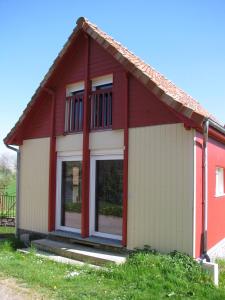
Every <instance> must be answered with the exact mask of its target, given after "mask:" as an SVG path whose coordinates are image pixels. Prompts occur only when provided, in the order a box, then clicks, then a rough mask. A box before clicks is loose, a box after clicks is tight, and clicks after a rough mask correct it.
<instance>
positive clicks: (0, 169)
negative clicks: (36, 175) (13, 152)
mask: <svg viewBox="0 0 225 300" xmlns="http://www.w3.org/2000/svg"><path fill="white" fill-rule="evenodd" d="M13 177H15V158H14V157H13V156H9V155H7V154H1V155H0V193H4V192H5V188H6V187H7V185H8V184H9V182H10V181H11V180H12V178H13Z"/></svg>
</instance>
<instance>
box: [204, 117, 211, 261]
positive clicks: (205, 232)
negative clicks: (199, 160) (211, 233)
mask: <svg viewBox="0 0 225 300" xmlns="http://www.w3.org/2000/svg"><path fill="white" fill-rule="evenodd" d="M208 137H209V120H208V119H206V120H205V121H204V123H203V180H202V190H203V253H202V259H206V261H210V258H209V256H208V254H207V251H208V246H207V244H208Z"/></svg>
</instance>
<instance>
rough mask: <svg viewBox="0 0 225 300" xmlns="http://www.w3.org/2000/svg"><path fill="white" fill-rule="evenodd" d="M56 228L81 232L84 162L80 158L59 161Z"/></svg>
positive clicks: (67, 158) (60, 159) (66, 158)
mask: <svg viewBox="0 0 225 300" xmlns="http://www.w3.org/2000/svg"><path fill="white" fill-rule="evenodd" d="M57 173H58V178H57V209H56V211H57V215H56V228H57V229H62V230H68V231H74V232H80V231H81V203H82V197H81V184H82V181H81V178H82V162H81V160H80V158H79V157H64V158H59V159H58V172H57Z"/></svg>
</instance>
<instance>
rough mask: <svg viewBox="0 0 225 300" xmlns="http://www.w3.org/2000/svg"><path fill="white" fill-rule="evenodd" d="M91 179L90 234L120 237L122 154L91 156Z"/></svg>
mask: <svg viewBox="0 0 225 300" xmlns="http://www.w3.org/2000/svg"><path fill="white" fill-rule="evenodd" d="M91 181H92V182H91V197H90V198H91V199H90V209H91V213H90V217H91V218H90V220H91V222H90V231H91V234H92V235H96V236H102V237H109V238H116V239H121V237H122V214H123V204H122V199H123V160H122V157H121V156H118V155H114V156H96V157H92V160H91Z"/></svg>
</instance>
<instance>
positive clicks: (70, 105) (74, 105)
mask: <svg viewBox="0 0 225 300" xmlns="http://www.w3.org/2000/svg"><path fill="white" fill-rule="evenodd" d="M83 97H84V94H83V93H79V94H76V95H74V96H70V97H66V111H65V132H67V133H68V132H79V131H82V130H83Z"/></svg>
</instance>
